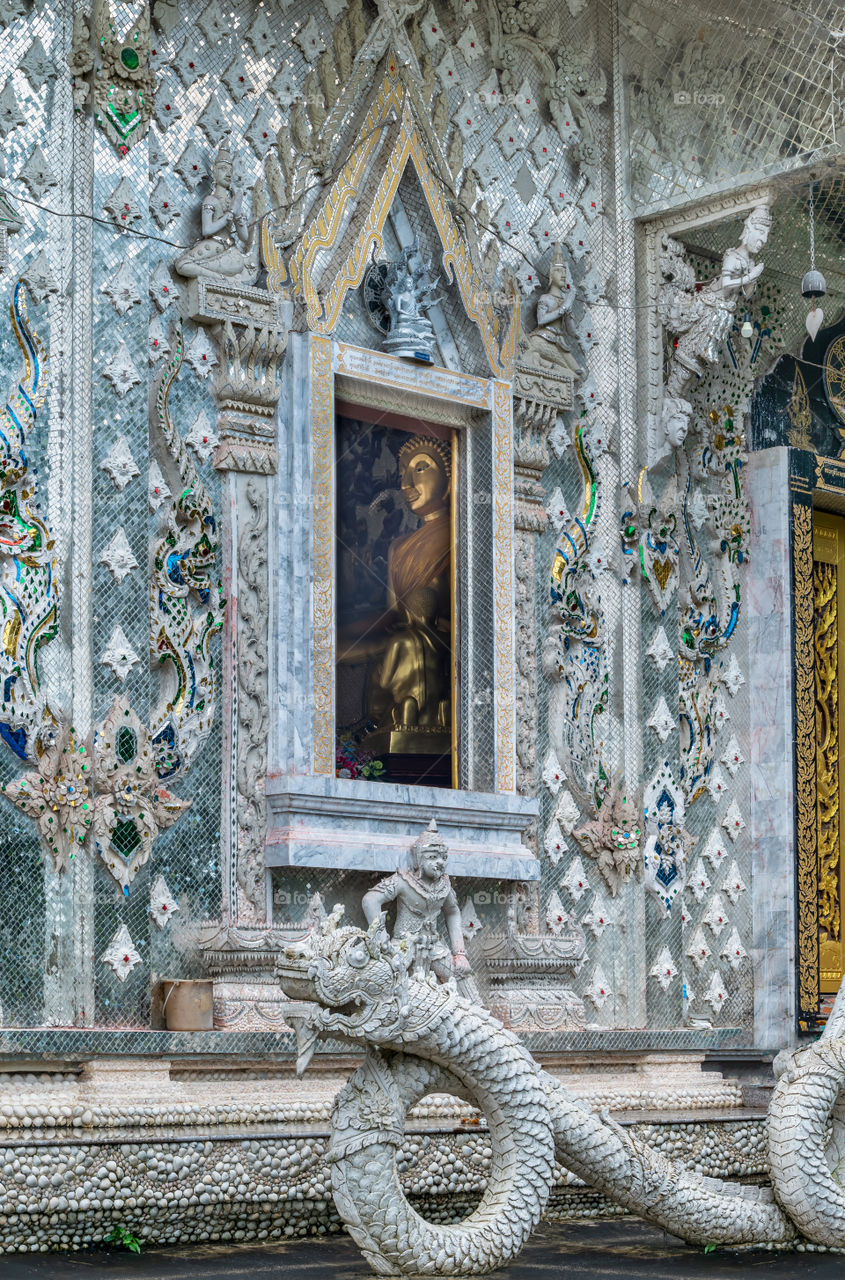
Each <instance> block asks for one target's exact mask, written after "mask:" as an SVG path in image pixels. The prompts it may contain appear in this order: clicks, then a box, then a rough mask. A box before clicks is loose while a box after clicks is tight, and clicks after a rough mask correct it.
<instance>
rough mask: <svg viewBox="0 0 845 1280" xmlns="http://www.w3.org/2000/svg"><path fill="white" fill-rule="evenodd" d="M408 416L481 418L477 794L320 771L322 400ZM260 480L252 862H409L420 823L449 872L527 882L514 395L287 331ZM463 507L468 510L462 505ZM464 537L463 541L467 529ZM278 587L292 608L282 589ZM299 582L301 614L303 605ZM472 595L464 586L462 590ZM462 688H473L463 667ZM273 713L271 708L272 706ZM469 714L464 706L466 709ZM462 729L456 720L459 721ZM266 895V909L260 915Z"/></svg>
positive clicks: (499, 386) (327, 675) (329, 714)
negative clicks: (276, 457)
mask: <svg viewBox="0 0 845 1280" xmlns="http://www.w3.org/2000/svg"><path fill="white" fill-rule="evenodd" d="M338 399H342V400H343V401H345V402H351V403H357V404H362V405H370V406H375V407H378V408H384V409H386V410H392V411H394V412H396V411H399V412H404V413H407V412H408V408H409V406H410V407H411V409H412V411H413V413H414V414H418V415H419V416H420V417H422V418H424V419H428V420H429V421H434V422H440V423H444V424H446V425H450V426H454V427H456V428H457V429H458V430H459V431H461V432H463V431H467V432H472V431H473V430H477V428H478V426H479V424H480V423H482V422H484V423H487V424H489V427H490V431H489V434H488V433H487V432H485V433H484V434H485V439H489V441H490V448H491V457H490V473H491V476H492V493H491V495H490V500H491V504H492V510H491V517H492V547H491V551H490V558H489V570H490V574H491V592H490V598H491V600H492V610H493V617H492V637H493V641H492V653H491V660H492V670H493V717H494V743H495V763H494V787H493V789H492V790H491V791H485V792H483V793H480V792H478V793H477V792H473V791H466V790H442V789H438V788H433V787H425V786H404V785H401V786H400V785H399V784H394V783H386V782H378V783H372V782H364V781H357V780H355V781H353V780H350V779H342V778H337V777H335V643H336V642H335V624H336V613H335V610H336V585H335V528H336V505H335V413H336V402H337V400H338ZM280 421H281V427H280V441H279V454H280V459H281V461H280V467H279V474H278V477H277V478H276V481H275V486H276V490H277V493H276V508H277V513H278V520H279V525H278V530H277V561H276V563H277V572H276V573H274V574H272V575H271V578H272V580H273V585H272V586H271V590H272V591H273V592H274V594H275V597H276V598H275V600H274V602H273V605H272V616H273V618H274V628H275V631H276V637H275V644H274V646H273V648H274V651H275V655H276V656H275V670H274V673H273V676H272V689H273V694H272V696H271V718H273V719H274V720H275V721H276V723H275V724H274V726H273V728H272V729H271V739H270V764H269V769H268V783H267V796H268V809H269V815H268V816H269V822H268V832H267V845H266V861H267V867H268V886H269V869H270V868H273V867H279V866H309V867H312V866H313V867H315V868H325V869H329V868H335V869H337V868H340V869H351V870H370V869H372V870H386V869H391V870H392V869H394V868H395V867H396V865H397V864H398V865H401V864H402V862H403V861H404V860H406V859H407V858H408V857H409V856H410V845H411V842H412V839H413V837H414V834H415V833H418V832H419V829H420V824H421V823H424V822H427V821H428V819H429V818H430V817H432V816H434V817H436V819H437V822H438V825H439V826H440V827H441V828H445V831H446V838H447V841H448V842H449V843H450V846H451V848H452V857H451V863H450V866H451V867H452V868H453V870H454V871H455V873H456V874H459V875H460V874H464V875H473V876H481V877H484V878H494V879H519V880H532V879H537V878H539V863H538V862H537V859H536V857H535V856H534V855H533V854H532V853H531V852H530V851H529V849H528V848H526V847H525V846H524V845H523V844H522V840H521V834H522V832H523V831H524V830H525V829H526V828H527V827H528V826H529V824H530V823H531V821H532V820H533V819H534V818H535V817H536V813H537V802H536V800H533V799H529V798H526V797H521V796H517V795H516V794H515V791H516V697H515V681H516V660H515V623H514V614H515V596H514V547H513V543H514V490H513V453H514V427H513V398H512V389H511V385H510V383H508V382H505V381H502V380H499V379H496V378H481V377H475V376H471V375H468V374H464V373H458V372H454V371H452V370H449V369H445V368H441V367H437V366H434V367H432V366H420V365H413V364H411V363H409V362H406V361H403V360H401V359H399V358H397V357H395V356H391V355H388V354H386V353H382V352H378V351H371V350H368V349H366V348H363V347H357V346H354V345H351V344H349V343H344V342H339V341H336V340H333V339H331V338H329V337H327V336H323V335H321V334H315V333H311V334H300V335H294V336H293V337H292V338H291V344H290V351H289V358H288V360H286V362H285V376H284V380H283V387H282V396H281V400H280ZM465 505H466V506H467V507H468V508H471V503H466V504H465ZM470 536H471V535H470ZM288 583H290V584H291V585H292V587H293V590H294V592H295V593H296V599H293V598H292V597H291V595H289V594H288V592H286V584H288ZM306 584H307V587H308V596H309V604H310V608H309V607H307V606H306V604H305V603H304V589H305V587H306ZM470 590H471V585H470ZM467 678H468V679H470V680H471V679H472V675H471V672H470V673H469V674H468V677H467ZM274 706H275V708H277V710H278V715H275V716H274V715H273V708H274ZM476 714H477V713H476ZM468 730H469V731H470V732H471V725H470V726H468ZM270 896H271V895H270V892H269V887H268V915H269V914H270V910H271V904H270Z"/></svg>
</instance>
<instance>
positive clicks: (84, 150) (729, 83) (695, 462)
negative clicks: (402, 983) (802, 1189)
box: [0, 0, 845, 1251]
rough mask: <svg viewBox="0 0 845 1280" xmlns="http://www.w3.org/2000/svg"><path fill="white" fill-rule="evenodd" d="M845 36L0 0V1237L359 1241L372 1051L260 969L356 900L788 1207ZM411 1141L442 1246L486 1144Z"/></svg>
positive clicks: (436, 1130)
mask: <svg viewBox="0 0 845 1280" xmlns="http://www.w3.org/2000/svg"><path fill="white" fill-rule="evenodd" d="M841 38H842V33H841V32H837V19H836V10H835V6H833V5H827V4H825V3H823V2H822V0H814V2H813V3H812V4H810V5H808V6H805V7H804V8H802V9H801V10H800V11H798V10H794V9H791V8H790V7H789V6H777V5H770V6H763V7H762V8H761V6H760V5H757V4H753V3H751V2H750V0H734V3H732V4H731V5H727V4H725V3H722V0H695V2H694V3H692V4H686V5H683V6H681V5H677V4H675V3H670V2H669V0H565V2H564V0H257V3H256V0H152V3H148V2H147V0H141V2H140V3H139V0H132V2H131V3H123V0H121V2H120V3H115V2H114V0H55V2H54V3H46V2H45V0H0V86H2V87H0V134H2V157H3V171H2V174H0V263H1V264H2V271H0V293H2V299H3V313H2V315H3V318H2V320H0V370H2V375H3V378H4V379H5V384H4V385H5V392H4V394H5V397H6V399H5V401H4V404H5V408H4V409H3V411H2V422H0V739H2V742H0V791H2V793H3V794H2V798H1V799H0V820H1V821H0V852H2V858H0V867H2V877H3V882H2V893H0V948H2V963H0V1148H1V1149H0V1183H1V1184H2V1186H3V1188H4V1191H3V1199H4V1205H3V1211H2V1217H0V1249H2V1250H4V1251H9V1250H16V1249H23V1250H27V1249H40V1248H43V1247H55V1248H69V1247H79V1246H81V1245H85V1244H88V1243H91V1242H96V1241H99V1240H101V1239H102V1238H103V1237H104V1235H105V1234H106V1233H107V1232H108V1231H109V1230H110V1229H111V1228H112V1227H113V1226H114V1225H115V1223H118V1222H119V1223H125V1224H126V1225H127V1227H130V1228H132V1229H133V1230H135V1231H136V1233H137V1234H138V1235H139V1236H140V1237H141V1238H149V1239H150V1240H155V1241H157V1242H159V1243H165V1242H176V1241H190V1240H194V1241H202V1240H220V1239H224V1240H225V1239H240V1240H243V1239H259V1238H266V1237H270V1238H272V1237H278V1236H284V1235H291V1234H294V1235H299V1234H311V1233H325V1232H331V1231H336V1230H338V1229H339V1227H340V1217H339V1214H338V1211H337V1209H336V1207H335V1204H334V1202H333V1200H332V1192H331V1178H332V1174H331V1168H330V1165H329V1163H328V1162H327V1161H326V1158H325V1157H326V1149H327V1141H328V1134H329V1127H330V1115H331V1110H332V1104H333V1101H334V1098H335V1096H336V1094H337V1092H338V1090H339V1089H340V1088H341V1087H342V1086H343V1083H344V1081H345V1080H346V1079H347V1077H348V1076H349V1075H350V1073H351V1072H352V1071H353V1070H354V1069H355V1067H356V1066H357V1064H358V1062H359V1061H360V1058H361V1051H360V1048H357V1047H356V1046H355V1045H354V1044H350V1043H349V1042H346V1041H344V1039H343V1038H342V1037H340V1036H327V1037H323V1038H322V1039H321V1040H320V1041H319V1043H318V1044H317V1045H316V1052H314V1053H313V1057H311V1059H310V1063H309V1065H308V1069H307V1071H305V1073H304V1075H302V1076H301V1078H300V1077H298V1076H297V1075H296V1072H295V1066H296V1060H297V1056H298V1054H300V1056H301V1055H302V1054H303V1045H302V1036H301V1035H300V1038H299V1042H298V1041H297V1034H296V1033H297V1017H296V1007H295V1005H293V1006H292V1005H291V1000H290V991H289V990H288V991H286V990H285V989H284V987H283V984H282V982H281V981H280V976H279V969H278V963H279V956H280V954H282V953H283V952H284V949H285V947H286V945H288V944H289V943H291V942H293V941H296V940H297V939H299V938H301V937H302V936H303V935H304V934H305V933H306V931H308V930H314V929H318V930H319V929H325V928H326V927H327V921H328V922H330V924H334V923H336V922H337V921H338V920H341V919H342V920H343V921H344V922H346V923H352V924H354V925H356V926H359V927H360V928H361V929H362V930H363V931H366V930H368V929H370V927H371V925H372V924H373V921H374V920H377V919H378V917H379V915H380V913H381V912H382V911H384V912H386V922H387V927H388V928H389V929H392V930H395V932H396V935H397V936H399V935H400V934H405V933H408V934H409V936H413V937H414V938H415V940H416V941H415V942H414V959H413V963H414V964H417V965H419V966H421V967H422V968H425V969H427V971H430V972H431V973H432V974H433V975H434V976H433V978H432V982H433V983H435V985H436V983H437V982H441V983H443V982H446V983H456V984H457V986H458V988H459V990H461V991H462V992H463V994H464V995H466V996H467V998H469V999H470V1000H471V1001H472V1002H474V1003H475V1004H477V1005H484V1006H486V1007H487V1008H488V1009H489V1010H490V1011H491V1012H492V1013H493V1014H494V1015H495V1016H496V1017H497V1018H498V1019H500V1020H501V1022H502V1023H503V1024H504V1025H505V1027H507V1028H510V1029H511V1030H512V1031H513V1032H514V1033H515V1034H516V1035H518V1036H519V1038H520V1040H521V1041H522V1042H523V1044H524V1045H525V1046H526V1047H527V1048H528V1049H529V1050H530V1052H531V1054H533V1056H534V1057H535V1058H536V1060H537V1061H538V1062H539V1063H541V1065H543V1066H544V1067H545V1068H546V1069H547V1070H548V1071H549V1072H550V1073H551V1074H552V1075H553V1076H555V1077H556V1078H557V1079H559V1080H560V1081H561V1082H564V1083H566V1084H567V1085H568V1087H570V1088H571V1089H572V1090H573V1091H574V1092H575V1093H576V1094H577V1095H578V1096H579V1097H580V1098H582V1099H583V1100H585V1101H586V1102H587V1103H588V1104H589V1105H590V1106H594V1107H595V1108H597V1109H598V1108H600V1107H601V1108H608V1109H609V1111H610V1114H611V1116H612V1117H614V1118H615V1119H618V1121H619V1122H620V1124H622V1126H623V1127H627V1128H628V1130H629V1131H630V1132H631V1133H634V1134H638V1135H640V1136H641V1137H642V1138H643V1139H644V1140H647V1141H648V1142H649V1143H650V1144H652V1145H656V1146H657V1147H658V1148H659V1149H664V1148H665V1149H666V1150H671V1151H672V1153H673V1154H674V1155H675V1156H676V1157H677V1158H681V1159H683V1160H684V1161H686V1162H687V1163H688V1164H690V1165H691V1166H692V1167H694V1168H696V1169H698V1170H699V1171H700V1172H703V1173H705V1174H709V1175H712V1176H714V1177H723V1176H731V1177H734V1178H741V1179H745V1180H755V1179H758V1180H765V1178H766V1176H767V1170H768V1163H767V1161H768V1155H767V1150H766V1140H765V1114H766V1105H767V1101H768V1098H769V1096H770V1093H771V1087H772V1084H773V1076H772V1062H773V1059H774V1057H775V1055H776V1054H777V1053H778V1052H779V1051H780V1050H782V1049H794V1048H795V1047H796V1046H799V1045H801V1044H805V1043H806V1044H809V1043H811V1042H812V1041H813V1039H814V1038H815V1037H817V1036H818V1035H819V1034H820V1032H821V1031H822V1029H823V1027H824V1025H825V1022H826V1019H827V1017H828V1014H829V1012H830V1008H831V1005H832V1002H833V998H834V996H835V994H836V992H837V990H838V988H839V984H840V981H841V979H842V976H843V972H845V939H843V932H842V928H843V926H842V905H843V874H845V870H844V869H843V868H844V867H845V864H843V860H842V856H841V842H842V830H841V821H842V819H841V808H840V794H841V791H842V787H843V777H842V769H843V761H845V748H843V746H842V744H841V742H840V738H841V731H842V728H843V716H845V706H844V705H843V704H842V702H841V701H840V699H839V696H838V675H839V664H840V660H842V661H845V656H843V655H845V577H843V576H840V572H839V571H840V568H841V567H842V566H843V564H845V461H843V460H842V459H841V457H840V455H841V454H842V452H843V442H845V277H843V275H842V272H841V270H840V266H839V264H840V262H841V259H842V245H843V236H845V167H843V150H842V138H843V137H845V114H843V113H844V112H845V108H843V101H845V98H843V88H845V86H843V77H845V46H843V45H842V43H841ZM446 876H448V877H449V879H448V881H447V879H446ZM339 908H342V911H343V915H342V917H341V912H340V910H339ZM371 932H372V931H371ZM300 1030H301V1028H300ZM314 1047H315V1046H314V1045H313V1044H312V1045H311V1046H310V1049H309V1053H310V1051H311V1050H313V1049H314ZM306 1056H307V1055H306ZM418 1114H419V1115H420V1116H422V1117H423V1118H424V1119H425V1121H426V1127H425V1130H424V1133H422V1131H421V1133H418V1134H417V1136H416V1137H414V1136H413V1134H409V1135H408V1136H407V1138H406V1142H405V1145H404V1146H403V1147H402V1148H401V1150H400V1152H399V1154H398V1156H397V1160H398V1164H397V1167H398V1169H399V1173H400V1177H401V1179H402V1185H403V1186H404V1188H405V1190H406V1192H407V1194H408V1196H409V1197H410V1199H411V1203H412V1204H413V1205H415V1206H416V1207H417V1208H419V1209H420V1212H424V1213H426V1214H428V1215H429V1216H431V1215H432V1214H433V1215H434V1216H435V1217H437V1215H441V1217H442V1220H444V1221H445V1220H447V1218H448V1214H449V1212H453V1211H456V1206H457V1211H460V1212H462V1211H464V1210H465V1209H466V1206H472V1204H474V1203H476V1202H477V1201H478V1198H479V1196H480V1194H481V1191H482V1189H483V1187H484V1184H485V1178H486V1172H485V1171H486V1168H487V1166H489V1147H488V1146H487V1145H486V1144H487V1139H486V1136H485V1130H484V1126H483V1124H481V1125H479V1124H476V1125H475V1126H474V1127H473V1125H472V1121H473V1120H476V1121H477V1116H476V1115H475V1113H474V1112H473V1110H472V1108H471V1107H470V1106H469V1105H468V1103H467V1102H466V1101H461V1100H458V1099H456V1098H454V1097H450V1096H447V1095H445V1094H443V1093H437V1094H435V1095H433V1096H431V1097H429V1099H428V1100H427V1101H426V1102H423V1103H422V1104H420V1107H419V1108H418ZM467 1122H469V1123H467ZM421 1134H422V1136H421ZM485 1162H486V1164H485ZM21 1169H23V1171H24V1173H25V1174H26V1175H27V1176H26V1177H24V1178H23V1179H20V1178H19V1177H17V1176H16V1175H17V1173H19V1172H20V1171H21ZM30 1174H32V1175H34V1177H31V1176H29V1175H30ZM612 1211H613V1209H612V1206H611V1205H610V1203H609V1201H607V1200H605V1199H604V1198H603V1197H602V1195H601V1194H600V1192H599V1191H597V1190H596V1189H595V1188H591V1187H589V1186H587V1185H585V1183H584V1181H583V1180H582V1179H580V1178H578V1177H576V1176H575V1174H573V1173H572V1172H571V1171H569V1170H567V1169H566V1168H565V1167H563V1166H559V1167H558V1169H557V1173H556V1180H555V1184H554V1187H553V1191H552V1195H551V1199H550V1201H549V1207H548V1212H549V1213H551V1214H554V1215H557V1216H564V1217H565V1216H575V1215H584V1214H590V1215H601V1214H603V1213H609V1212H612Z"/></svg>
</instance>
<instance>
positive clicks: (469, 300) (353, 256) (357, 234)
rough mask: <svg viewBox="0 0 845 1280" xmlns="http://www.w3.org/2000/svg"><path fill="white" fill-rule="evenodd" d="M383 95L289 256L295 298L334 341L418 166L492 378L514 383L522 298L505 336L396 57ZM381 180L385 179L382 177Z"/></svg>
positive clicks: (312, 325)
mask: <svg viewBox="0 0 845 1280" xmlns="http://www.w3.org/2000/svg"><path fill="white" fill-rule="evenodd" d="M383 65H384V66H385V71H384V73H383V74H382V76H381V79H380V82H379V85H378V88H377V90H376V92H375V94H374V95H373V98H372V100H371V102H370V105H369V107H368V109H367V111H366V115H365V117H364V119H363V121H362V122H361V126H360V129H359V137H360V141H359V142H357V143H356V144H355V146H354V147H353V148H352V151H351V153H350V156H349V159H348V160H347V162H346V164H345V165H344V166H343V167H342V169H341V170H340V172H339V173H338V175H337V177H336V178H335V179H334V181H333V182H332V185H331V187H330V188H329V191H328V193H327V195H326V196H325V197H324V199H323V200H322V202H321V203H320V205H319V207H318V209H317V211H316V213H315V214H313V215H312V217H311V219H310V220H309V222H308V225H307V227H306V229H305V231H304V232H303V234H302V236H301V238H300V240H299V243H298V244H297V246H296V248H295V250H294V252H293V254H292V255H291V259H290V264H289V272H290V285H291V290H292V293H293V294H295V295H298V296H299V297H301V298H302V299H303V300H304V302H305V305H306V316H307V323H308V327H309V329H311V331H312V332H313V333H316V334H321V335H325V336H328V335H330V334H331V333H332V332H333V330H334V328H335V326H336V325H337V322H338V318H339V316H340V313H341V310H342V307H343V303H344V299H345V297H346V294H347V292H348V290H349V289H354V288H356V287H357V286H358V285H359V284H360V283H361V280H362V278H363V275H364V271H365V269H366V266H367V263H368V261H369V260H370V256H371V253H372V250H373V248H375V249H376V251H378V250H379V249H380V248H381V247H382V235H383V231H384V224H385V222H386V220H387V215H388V213H389V211H390V207H391V205H392V203H393V199H394V196H395V195H396V191H397V188H398V186H399V182H400V180H401V178H402V174H403V173H404V171H405V167H406V165H407V164H408V163H409V162H410V163H411V164H413V166H414V168H415V170H416V173H417V177H418V178H419V181H420V185H421V186H422V189H423V192H424V194H425V199H426V203H427V205H428V209H429V212H430V214H431V217H432V220H433V222H434V225H435V227H436V229H437V234H438V236H439V238H440V243H441V245H442V246H443V266H444V268H445V270H446V272H447V273H448V274H449V276H450V278H453V279H454V280H455V283H456V284H457V286H458V289H459V291H460V295H461V300H462V302H463V306H464V310H465V311H466V314H467V316H468V317H469V319H470V320H472V321H473V322H474V323H475V324H476V325H477V326H478V331H479V334H480V337H481V341H482V343H483V345H484V350H485V352H486V354H487V359H488V361H489V364H490V368H491V370H492V373H493V376H494V377H496V378H504V379H509V378H510V377H511V375H512V373H513V366H514V362H515V359H516V343H517V336H518V334H519V293H518V290H516V289H515V288H514V290H513V294H512V296H511V298H510V300H509V316H508V322H507V325H506V328H505V330H504V333H502V332H501V326H500V319H499V315H497V312H496V309H495V308H494V306H493V299H492V296H491V290H490V287H489V285H487V284H486V283H485V281H484V280H483V279H482V277H481V276H480V275H479V273H478V272H477V270H476V267H475V265H474V263H473V261H472V257H471V254H470V251H469V247H468V245H467V243H466V240H465V238H464V236H463V234H462V232H461V230H460V229H459V226H458V224H457V222H456V221H455V219H454V218H453V216H452V213H451V211H450V209H449V206H448V204H447V194H448V192H447V188H446V186H445V185H444V182H443V180H442V178H441V176H440V174H439V173H438V172H437V169H438V168H442V169H444V170H445V161H442V158H441V160H440V161H437V160H436V158H435V157H433V156H432V155H431V154H430V153H431V151H432V148H433V147H435V146H436V142H434V141H433V140H432V138H431V137H430V134H431V125H430V123H429V122H428V120H427V119H426V117H425V108H424V105H423V103H422V100H421V98H420V96H419V94H418V92H417V91H416V90H415V89H413V87H412V86H411V85H409V84H408V83H406V81H405V80H404V78H403V75H402V68H401V66H400V64H399V60H398V59H397V58H396V57H395V56H389V57H388V58H387V59H386V60H385V63H384V64H383ZM379 175H380V176H379ZM347 241H349V249H348V251H347V252H346V254H345V257H344V256H343V255H342V253H341V254H340V256H341V258H342V261H341V263H340V266H339V269H338V270H337V272H336V273H335V274H334V276H333V278H332V279H331V281H330V283H329V284H328V286H327V287H326V285H325V284H324V282H323V280H322V279H321V280H320V285H319V288H318V286H317V284H316V283H315V279H314V277H315V268H316V265H317V262H318V259H319V257H320V256H321V255H324V254H327V253H328V254H332V253H334V254H337V253H338V251H339V249H340V248H341V246H342V245H343V244H345V243H346V242H347Z"/></svg>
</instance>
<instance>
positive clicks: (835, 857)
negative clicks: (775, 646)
mask: <svg viewBox="0 0 845 1280" xmlns="http://www.w3.org/2000/svg"><path fill="white" fill-rule="evenodd" d="M843 561H845V519H843V518H842V517H840V516H833V515H829V514H828V513H826V512H822V511H816V512H815V513H814V519H813V600H814V641H815V675H816V826H817V837H818V845H817V847H818V893H819V901H818V911H819V978H820V989H821V994H822V995H825V994H829V993H835V992H836V991H838V989H839V984H840V982H841V980H842V977H843V973H845V953H843V942H842V900H843V869H844V868H845V859H844V858H843V856H842V835H843V832H842V816H841V805H840V797H841V796H842V794H843V788H844V787H845V780H844V779H843V776H842V770H843V764H845V751H844V750H843V748H842V745H841V744H842V742H843V730H844V729H845V724H844V723H843V716H844V715H845V698H840V696H839V673H840V670H845V665H843V653H845V571H844V570H843Z"/></svg>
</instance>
